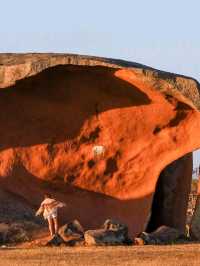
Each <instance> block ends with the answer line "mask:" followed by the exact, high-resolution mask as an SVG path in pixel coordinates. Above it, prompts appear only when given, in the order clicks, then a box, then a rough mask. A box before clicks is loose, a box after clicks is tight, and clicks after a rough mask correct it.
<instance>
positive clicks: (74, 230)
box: [59, 220, 84, 241]
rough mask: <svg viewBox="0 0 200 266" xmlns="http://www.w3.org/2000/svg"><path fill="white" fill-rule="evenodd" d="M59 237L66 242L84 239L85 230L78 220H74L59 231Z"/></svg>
mask: <svg viewBox="0 0 200 266" xmlns="http://www.w3.org/2000/svg"><path fill="white" fill-rule="evenodd" d="M59 235H60V236H61V237H62V238H63V239H64V240H65V241H67V240H69V239H72V238H73V239H79V238H80V239H83V236H84V229H83V227H82V225H81V224H80V223H79V221H78V220H74V221H72V222H70V223H68V224H65V225H63V226H62V227H61V228H60V229H59Z"/></svg>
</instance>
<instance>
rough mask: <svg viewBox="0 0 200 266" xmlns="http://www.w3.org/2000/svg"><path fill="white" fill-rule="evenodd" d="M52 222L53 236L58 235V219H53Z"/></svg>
mask: <svg viewBox="0 0 200 266" xmlns="http://www.w3.org/2000/svg"><path fill="white" fill-rule="evenodd" d="M53 222H54V230H55V234H57V233H58V218H57V217H54V218H53Z"/></svg>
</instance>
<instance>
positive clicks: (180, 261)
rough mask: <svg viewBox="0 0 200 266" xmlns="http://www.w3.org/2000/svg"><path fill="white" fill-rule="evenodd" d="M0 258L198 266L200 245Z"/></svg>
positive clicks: (27, 252) (50, 251)
mask: <svg viewBox="0 0 200 266" xmlns="http://www.w3.org/2000/svg"><path fill="white" fill-rule="evenodd" d="M0 258H1V260H0V266H26V265H27V266H37V265H38V266H39V265H40V266H43V265H45V266H57V265H58V266H61V265H67V266H69V265H70V266H73V265H77V266H89V265H90V266H101V265H103V266H119V265H122V266H130V265H140V266H144V265H148V266H160V265H161V266H171V265H174V266H175V265H176V266H179V265H180V266H182V265H183V266H189V265H190V266H191V265H200V244H190V245H173V246H137V247H136V246H132V247H131V246H130V247H98V248H91V247H81V248H80V247H77V248H63V247H62V248H35V249H10V250H8V249H4V250H3V249H1V250H0Z"/></svg>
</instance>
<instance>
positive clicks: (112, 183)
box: [0, 54, 200, 235]
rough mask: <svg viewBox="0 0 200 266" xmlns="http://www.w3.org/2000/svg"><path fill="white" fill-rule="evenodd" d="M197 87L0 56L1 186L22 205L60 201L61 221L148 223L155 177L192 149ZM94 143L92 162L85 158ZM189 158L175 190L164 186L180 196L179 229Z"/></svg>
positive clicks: (199, 123) (53, 58) (98, 66)
mask: <svg viewBox="0 0 200 266" xmlns="http://www.w3.org/2000/svg"><path fill="white" fill-rule="evenodd" d="M198 89H199V84H198V83H197V82H196V81H195V80H192V79H190V78H186V77H180V76H178V75H172V74H167V73H164V72H160V71H157V70H154V69H150V68H146V67H144V66H142V65H136V64H131V63H126V62H123V61H117V60H108V59H101V58H92V57H91V58H90V57H80V56H72V55H50V54H49V55H37V54H36V55H1V56H0V125H1V127H0V177H1V189H3V190H6V191H9V192H12V193H14V194H15V195H18V196H20V197H22V198H23V200H25V201H26V203H27V202H28V203H29V204H30V206H36V205H37V204H39V202H40V200H41V199H42V195H43V193H44V191H51V192H53V194H54V195H55V196H57V197H58V198H60V199H62V200H65V201H66V202H68V203H69V205H68V209H67V210H66V212H63V213H62V218H63V219H65V220H66V219H67V220H69V219H74V218H77V219H79V220H80V221H81V223H82V224H83V226H85V227H86V228H95V227H99V226H100V225H101V224H102V223H103V222H104V221H105V219H107V218H115V219H118V220H120V221H122V222H124V223H126V224H128V226H129V230H130V233H131V234H133V235H136V234H137V233H139V232H140V231H141V230H144V229H145V226H146V224H147V222H148V219H149V215H150V212H151V205H152V199H153V195H154V192H155V190H156V183H157V180H158V177H159V175H160V173H161V171H162V170H163V169H164V168H165V167H166V166H167V165H169V164H170V163H171V162H173V161H174V160H177V159H178V158H180V157H182V156H184V155H185V154H187V153H189V152H191V151H193V150H195V149H197V148H198V147H199V146H200V138H199V137H198V134H199V133H198V132H199V130H200V115H199V111H198V108H199V106H200V99H199V91H198ZM98 145H101V146H103V147H104V148H105V154H104V156H103V157H102V158H96V157H94V154H93V148H94V146H98ZM191 160H192V159H191V157H190V156H189V157H187V160H186V161H187V163H186V164H185V168H184V167H183V168H181V170H180V173H184V175H185V177H184V178H183V180H181V179H180V177H179V178H178V177H177V179H176V180H178V181H177V182H178V185H177V184H175V185H174V184H173V180H172V181H169V182H168V183H169V184H172V185H169V187H171V188H172V190H173V188H175V187H176V190H177V191H179V192H180V193H178V192H177V196H173V197H172V199H171V202H172V203H170V204H172V205H173V204H174V206H176V207H174V209H173V211H172V212H171V213H172V219H171V220H170V222H169V223H172V224H170V226H176V227H178V228H180V229H183V227H184V223H185V212H186V205H187V195H188V192H189V191H188V188H189V186H190V184H189V183H190V178H191ZM186 165H187V166H186ZM172 172H173V171H172ZM186 173H187V174H186ZM166 180H170V178H169V179H168V178H167V179H166ZM165 187H166V186H165ZM181 198H183V201H180V199H181ZM181 202H183V203H181ZM181 204H182V205H181ZM172 205H170V206H172ZM180 206H182V211H181V213H180V220H181V219H182V222H177V219H175V217H177V212H178V210H179V209H180ZM152 212H153V211H152ZM163 217H164V216H163ZM163 219H164V220H163V221H162V223H163V222H165V221H167V218H166V219H165V218H163ZM172 221H174V222H172ZM166 223H168V222H166Z"/></svg>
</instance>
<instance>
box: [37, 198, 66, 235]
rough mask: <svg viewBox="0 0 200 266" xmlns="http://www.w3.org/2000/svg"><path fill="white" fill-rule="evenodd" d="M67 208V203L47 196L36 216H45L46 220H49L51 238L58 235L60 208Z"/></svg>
mask: <svg viewBox="0 0 200 266" xmlns="http://www.w3.org/2000/svg"><path fill="white" fill-rule="evenodd" d="M65 206H66V204H65V203H63V202H60V201H57V200H56V199H54V198H53V197H52V196H51V195H50V194H45V195H44V200H43V201H42V203H41V205H40V208H39V209H38V210H37V212H36V214H35V215H36V216H38V215H41V214H43V217H44V219H45V220H48V224H49V231H50V234H51V236H54V235H55V234H57V233H58V208H62V207H65Z"/></svg>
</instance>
